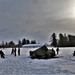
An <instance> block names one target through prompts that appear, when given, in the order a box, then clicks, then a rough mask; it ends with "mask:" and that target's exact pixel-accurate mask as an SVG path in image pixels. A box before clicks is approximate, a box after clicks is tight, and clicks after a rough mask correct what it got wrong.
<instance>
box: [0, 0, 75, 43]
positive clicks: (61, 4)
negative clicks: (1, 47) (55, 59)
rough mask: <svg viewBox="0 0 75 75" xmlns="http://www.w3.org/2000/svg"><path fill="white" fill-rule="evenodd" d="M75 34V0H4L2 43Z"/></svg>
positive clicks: (0, 13) (0, 28) (0, 20)
mask: <svg viewBox="0 0 75 75" xmlns="http://www.w3.org/2000/svg"><path fill="white" fill-rule="evenodd" d="M53 32H55V33H72V34H75V0H0V42H1V41H2V40H3V41H9V40H13V41H14V40H16V41H18V39H23V38H26V39H36V40H37V41H39V42H48V41H49V37H50V35H51V34H52V33H53Z"/></svg>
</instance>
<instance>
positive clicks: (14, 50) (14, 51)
mask: <svg viewBox="0 0 75 75" xmlns="http://www.w3.org/2000/svg"><path fill="white" fill-rule="evenodd" d="M12 54H13V55H14V56H16V48H12V51H11V55H12ZM18 55H19V56H20V48H18Z"/></svg>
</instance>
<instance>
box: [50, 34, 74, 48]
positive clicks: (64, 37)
mask: <svg viewBox="0 0 75 75" xmlns="http://www.w3.org/2000/svg"><path fill="white" fill-rule="evenodd" d="M50 42H51V44H50V45H51V46H54V47H75V35H71V34H66V33H65V34H62V33H60V34H59V36H58V39H57V35H56V33H53V34H52V35H51V38H50Z"/></svg>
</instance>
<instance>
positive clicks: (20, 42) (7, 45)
mask: <svg viewBox="0 0 75 75" xmlns="http://www.w3.org/2000/svg"><path fill="white" fill-rule="evenodd" d="M36 43H37V42H36V40H31V41H30V40H29V39H25V38H24V39H22V40H18V43H17V44H16V43H15V42H14V41H10V42H4V41H2V43H1V44H0V48H10V47H22V45H25V44H36Z"/></svg>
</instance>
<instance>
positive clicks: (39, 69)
mask: <svg viewBox="0 0 75 75" xmlns="http://www.w3.org/2000/svg"><path fill="white" fill-rule="evenodd" d="M35 49H36V48H29V49H28V48H22V49H21V56H18V55H17V56H16V57H14V56H13V55H10V54H11V48H7V49H3V51H4V53H5V55H6V56H5V57H6V58H5V59H1V58H0V75H75V57H73V56H72V53H73V51H74V49H75V48H74V47H73V48H59V49H60V51H59V54H58V55H57V57H58V58H55V59H46V60H44V59H31V58H30V57H29V51H30V50H35ZM54 50H56V48H54Z"/></svg>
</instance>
